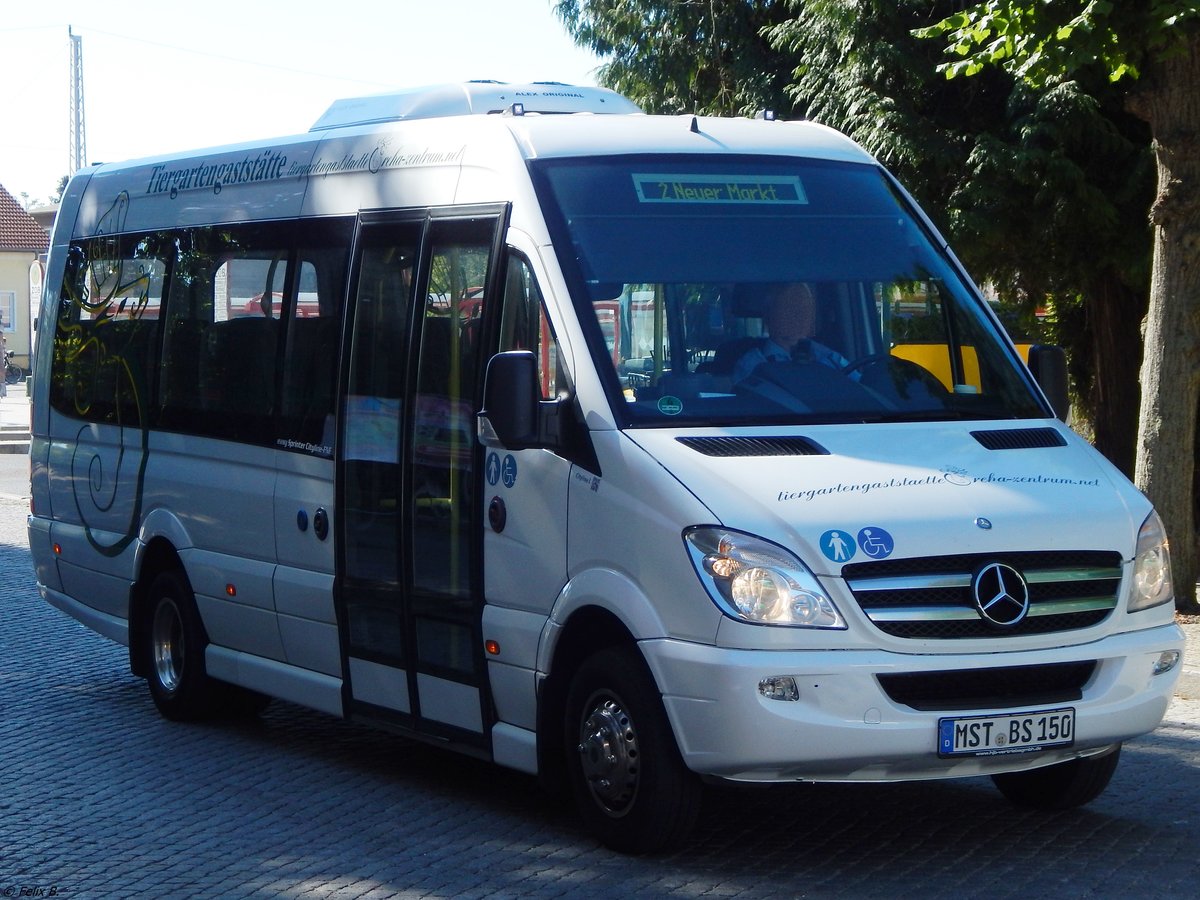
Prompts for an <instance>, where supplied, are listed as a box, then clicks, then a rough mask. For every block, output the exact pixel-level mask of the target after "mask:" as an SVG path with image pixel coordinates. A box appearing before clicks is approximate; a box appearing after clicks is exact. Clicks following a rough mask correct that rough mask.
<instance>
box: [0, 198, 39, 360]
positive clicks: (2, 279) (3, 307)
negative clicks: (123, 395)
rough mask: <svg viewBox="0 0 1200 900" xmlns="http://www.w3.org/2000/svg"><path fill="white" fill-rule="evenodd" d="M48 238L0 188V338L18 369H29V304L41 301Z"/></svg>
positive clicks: (30, 346) (33, 220)
mask: <svg viewBox="0 0 1200 900" xmlns="http://www.w3.org/2000/svg"><path fill="white" fill-rule="evenodd" d="M49 247H50V235H49V234H47V233H46V229H45V228H43V227H42V226H41V225H40V224H38V221H37V220H36V219H34V217H33V216H31V215H30V214H29V213H28V212H27V211H26V210H25V209H24V208H23V207H22V206H21V204H20V203H18V202H17V201H16V200H15V199H13V196H12V194H10V193H9V192H8V191H6V190H5V189H4V187H3V185H0V335H3V337H4V343H5V345H6V347H7V349H8V350H11V351H13V353H14V354H15V355H14V359H15V361H16V363H17V365H19V366H21V367H23V368H25V369H28V368H29V365H30V351H31V348H32V346H33V342H32V338H33V328H32V322H33V317H34V316H35V315H36V312H34V313H33V315H31V311H30V305H31V302H37V301H40V299H41V286H42V281H43V280H44V279H43V276H44V274H45V267H44V265H43V264H44V262H45V257H46V251H47V250H48V249H49Z"/></svg>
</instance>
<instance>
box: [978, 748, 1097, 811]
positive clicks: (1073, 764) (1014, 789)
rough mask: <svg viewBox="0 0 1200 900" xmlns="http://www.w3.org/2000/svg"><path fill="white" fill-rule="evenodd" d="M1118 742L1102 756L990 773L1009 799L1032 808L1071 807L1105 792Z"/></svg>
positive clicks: (1059, 808)
mask: <svg viewBox="0 0 1200 900" xmlns="http://www.w3.org/2000/svg"><path fill="white" fill-rule="evenodd" d="M1120 760H1121V745H1120V744H1117V745H1116V746H1115V747H1114V748H1113V749H1112V750H1110V751H1109V752H1108V753H1105V754H1104V755H1103V756H1089V757H1086V758H1084V759H1072V760H1068V761H1067V762H1063V763H1057V764H1056V765H1053V766H1046V767H1044V768H1041V769H1033V770H1032V771H1029V772H1006V773H1005V774H1003V775H993V776H992V781H993V782H994V783H995V785H996V787H997V788H999V789H1000V793H1002V794H1003V795H1004V796H1005V797H1006V798H1007V799H1008V800H1009V801H1010V802H1012V803H1015V804H1016V805H1017V806H1028V807H1030V808H1032V809H1044V810H1062V809H1074V808H1075V807H1077V806H1083V805H1084V804H1085V803H1090V802H1091V801H1093V800H1095V799H1096V798H1097V797H1099V796H1100V795H1101V794H1102V793H1104V789H1105V788H1106V787H1108V782H1109V781H1110V780H1111V779H1112V776H1113V772H1115V771H1116V770H1117V763H1118V762H1120Z"/></svg>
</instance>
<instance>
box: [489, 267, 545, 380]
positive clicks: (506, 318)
mask: <svg viewBox="0 0 1200 900" xmlns="http://www.w3.org/2000/svg"><path fill="white" fill-rule="evenodd" d="M500 350H501V351H504V350H532V351H533V353H534V355H535V356H536V357H537V360H538V383H539V384H540V385H541V389H542V399H543V400H551V399H553V398H554V397H556V396H557V395H558V382H559V378H558V340H557V339H556V338H555V337H554V330H553V329H552V328H551V327H550V320H549V319H547V318H546V309H545V306H544V304H543V303H542V292H541V291H540V290H538V286H537V281H535V280H534V277H533V272H532V270H531V269H530V267H529V262H528V261H527V260H526V259H525V258H524V257H522V256H520V255H518V254H517V253H515V252H513V251H509V255H508V274H507V276H506V278H505V282H504V309H503V310H502V312H501V321H500Z"/></svg>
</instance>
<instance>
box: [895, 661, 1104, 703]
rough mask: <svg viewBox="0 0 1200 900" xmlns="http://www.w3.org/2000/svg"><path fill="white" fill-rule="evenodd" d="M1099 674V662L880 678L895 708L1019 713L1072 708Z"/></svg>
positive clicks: (920, 673) (922, 673) (912, 674)
mask: <svg viewBox="0 0 1200 900" xmlns="http://www.w3.org/2000/svg"><path fill="white" fill-rule="evenodd" d="M1095 670H1096V661H1095V660H1088V661H1085V662H1073V663H1053V664H1051V665H1045V666H1010V667H1005V668H996V669H959V670H955V671H950V672H900V673H893V674H887V675H878V676H876V677H877V678H878V679H879V686H880V687H882V688H883V690H884V692H885V693H886V694H887V695H888V697H890V698H891V699H892V700H893V701H895V702H896V703H901V704H903V705H905V706H909V707H912V708H913V709H919V710H924V711H932V710H962V709H1015V708H1017V707H1021V706H1045V705H1049V704H1054V703H1071V702H1074V701H1076V700H1078V699H1080V698H1081V697H1082V696H1083V687H1084V685H1085V684H1087V683H1088V680H1089V679H1090V678H1091V677H1092V673H1093V672H1094V671H1095Z"/></svg>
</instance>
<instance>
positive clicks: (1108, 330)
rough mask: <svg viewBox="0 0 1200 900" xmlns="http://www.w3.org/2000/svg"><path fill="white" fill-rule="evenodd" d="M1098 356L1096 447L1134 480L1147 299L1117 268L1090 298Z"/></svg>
mask: <svg viewBox="0 0 1200 900" xmlns="http://www.w3.org/2000/svg"><path fill="white" fill-rule="evenodd" d="M1084 302H1085V303H1086V305H1087V318H1088V331H1089V332H1090V334H1089V340H1088V343H1089V344H1090V345H1091V348H1092V350H1091V353H1092V372H1093V373H1094V379H1093V382H1092V392H1091V393H1092V395H1091V398H1090V401H1091V402H1090V406H1091V409H1092V410H1093V415H1092V429H1093V432H1094V443H1095V445H1096V449H1097V450H1099V451H1100V452H1101V453H1103V454H1104V455H1105V457H1107V458H1108V461H1109V462H1111V463H1112V464H1113V465H1115V466H1116V467H1117V468H1118V469H1120V470H1121V471H1122V472H1124V473H1125V475H1126V477H1128V478H1132V477H1133V473H1134V460H1135V459H1136V451H1137V425H1138V403H1139V397H1140V394H1141V388H1140V385H1139V383H1138V365H1139V362H1140V360H1141V359H1142V319H1143V318H1145V315H1146V295H1145V293H1141V292H1138V291H1134V290H1132V289H1131V288H1130V287H1129V286H1128V285H1126V284H1124V283H1123V282H1122V281H1121V279H1120V278H1119V277H1118V276H1117V274H1116V273H1115V272H1113V271H1111V270H1109V271H1106V272H1101V273H1099V276H1098V277H1097V278H1096V279H1095V280H1094V281H1093V282H1092V284H1091V285H1089V287H1088V290H1087V291H1086V292H1085V294H1084Z"/></svg>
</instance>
